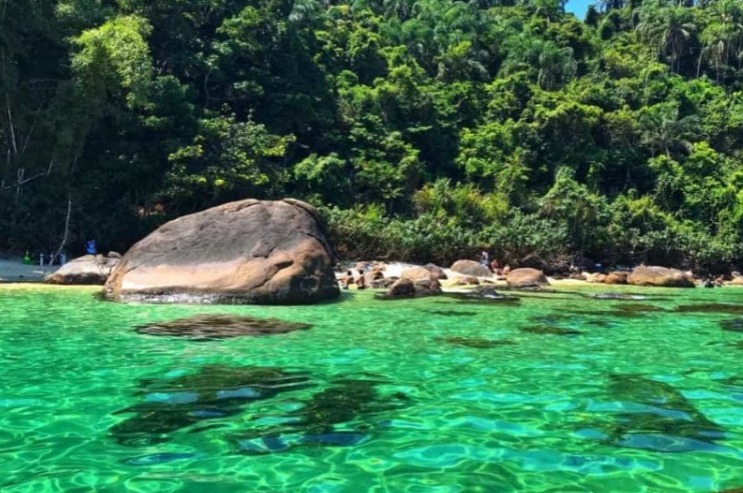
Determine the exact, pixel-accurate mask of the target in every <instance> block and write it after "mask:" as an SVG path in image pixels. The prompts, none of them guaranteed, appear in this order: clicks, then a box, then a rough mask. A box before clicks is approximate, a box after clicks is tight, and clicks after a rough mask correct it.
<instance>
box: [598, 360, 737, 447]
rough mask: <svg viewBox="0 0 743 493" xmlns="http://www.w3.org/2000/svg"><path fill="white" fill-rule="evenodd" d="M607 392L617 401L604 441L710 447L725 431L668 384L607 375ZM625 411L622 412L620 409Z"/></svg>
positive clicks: (645, 444) (646, 379) (630, 444)
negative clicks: (614, 420) (618, 405)
mask: <svg viewBox="0 0 743 493" xmlns="http://www.w3.org/2000/svg"><path fill="white" fill-rule="evenodd" d="M608 392H609V396H610V399H611V400H612V402H616V403H620V404H621V407H620V408H619V409H621V410H620V411H618V412H616V413H615V418H616V424H615V425H614V426H613V427H612V428H611V429H610V430H609V433H608V441H609V442H611V443H613V444H614V445H618V446H621V447H627V448H638V449H644V450H654V451H657V452H686V451H694V450H700V449H701V450H705V449H710V448H711V447H713V446H714V445H713V444H714V441H715V440H719V439H722V438H724V437H725V430H724V428H722V427H721V426H719V425H718V424H717V423H714V422H713V421H710V420H709V419H708V418H707V417H706V416H705V415H704V414H702V413H701V412H700V411H699V410H698V409H697V408H695V407H694V406H693V405H692V404H691V402H689V400H688V399H686V397H684V396H683V394H682V393H681V392H680V391H678V390H676V389H675V388H674V387H673V386H672V385H669V384H667V383H665V382H659V381H656V380H652V379H650V378H647V377H644V376H641V375H626V374H622V375H617V374H614V375H610V376H609V387H608ZM624 410H626V411H624Z"/></svg>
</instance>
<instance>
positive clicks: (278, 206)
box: [105, 199, 340, 304]
mask: <svg viewBox="0 0 743 493" xmlns="http://www.w3.org/2000/svg"><path fill="white" fill-rule="evenodd" d="M322 224H323V223H322V220H321V218H320V216H319V214H318V213H317V211H316V210H315V209H314V208H313V207H312V206H310V205H309V204H305V203H304V202H300V201H298V200H293V199H285V200H280V201H259V200H254V199H248V200H242V201H238V202H231V203H228V204H224V205H220V206H218V207H213V208H211V209H207V210H205V211H202V212H199V213H196V214H191V215H188V216H184V217H181V218H179V219H176V220H174V221H170V222H169V223H167V224H164V225H163V226H161V227H160V228H158V229H157V230H156V231H155V232H153V233H152V234H150V235H149V236H147V237H146V238H144V239H143V240H141V241H140V242H139V243H137V244H135V245H134V246H133V247H132V248H131V249H130V250H129V251H128V252H127V253H126V254H125V255H124V257H123V258H122V259H121V262H120V263H119V265H118V267H117V268H116V269H115V270H114V271H113V272H112V274H111V276H110V277H109V279H108V282H107V283H106V288H105V295H106V297H108V298H110V299H114V300H144V301H156V302H199V303H264V304H298V303H313V302H318V301H323V300H328V299H331V298H335V297H337V296H339V295H340V289H339V288H338V283H337V281H336V279H335V275H334V274H333V268H332V266H333V263H334V259H333V256H332V250H331V248H330V245H329V244H328V242H327V240H326V239H325V236H324V234H323V226H322Z"/></svg>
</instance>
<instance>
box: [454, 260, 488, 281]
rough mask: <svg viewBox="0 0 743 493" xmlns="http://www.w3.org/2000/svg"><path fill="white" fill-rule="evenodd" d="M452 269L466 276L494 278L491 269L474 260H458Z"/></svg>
mask: <svg viewBox="0 0 743 493" xmlns="http://www.w3.org/2000/svg"><path fill="white" fill-rule="evenodd" d="M450 269H451V270H453V271H454V272H457V273H459V274H463V275H465V276H474V277H493V273H492V272H490V269H488V268H487V267H486V266H484V265H482V264H479V263H477V262H475V261H474V260H457V261H456V262H454V263H453V264H452V266H451V267H450Z"/></svg>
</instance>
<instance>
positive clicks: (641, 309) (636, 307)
mask: <svg viewBox="0 0 743 493" xmlns="http://www.w3.org/2000/svg"><path fill="white" fill-rule="evenodd" d="M614 308H615V309H617V310H621V311H623V312H634V313H649V312H664V311H666V310H665V309H663V308H661V307H659V306H655V305H648V304H646V303H631V304H622V305H615V306H614Z"/></svg>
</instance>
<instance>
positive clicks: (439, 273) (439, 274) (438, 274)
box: [425, 264, 448, 281]
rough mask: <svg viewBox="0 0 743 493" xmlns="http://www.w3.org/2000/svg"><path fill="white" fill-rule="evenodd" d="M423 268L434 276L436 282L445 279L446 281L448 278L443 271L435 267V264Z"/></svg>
mask: <svg viewBox="0 0 743 493" xmlns="http://www.w3.org/2000/svg"><path fill="white" fill-rule="evenodd" d="M425 267H426V269H428V270H429V271H431V274H433V275H434V276H436V280H438V281H445V280H446V279H448V276H447V275H446V272H444V269H442V268H441V267H439V266H438V265H436V264H426V265H425Z"/></svg>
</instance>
